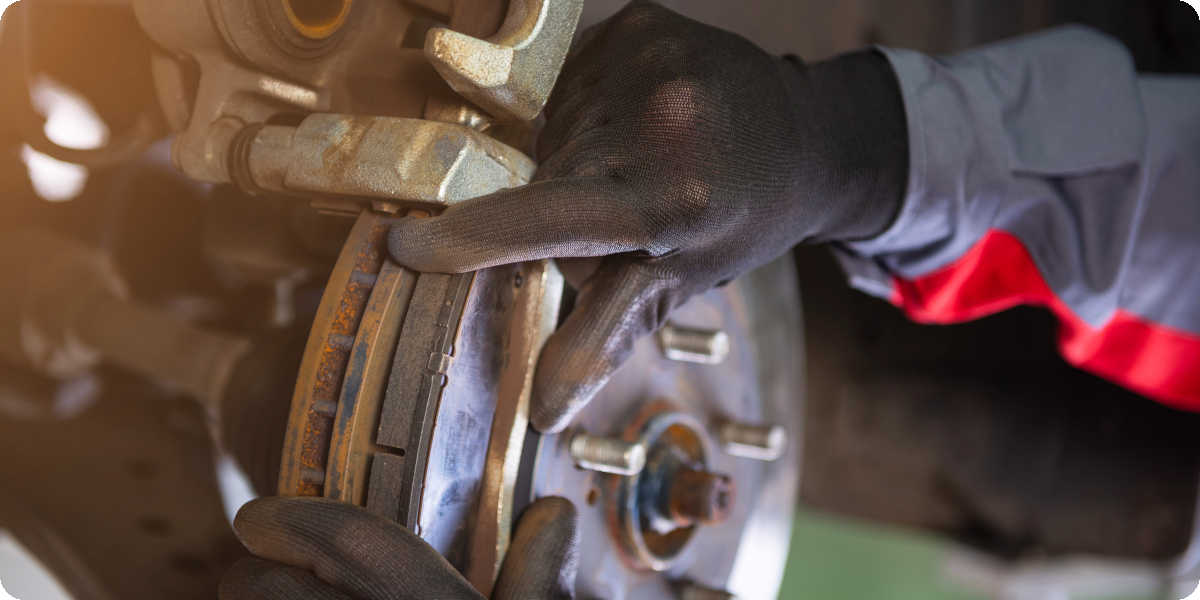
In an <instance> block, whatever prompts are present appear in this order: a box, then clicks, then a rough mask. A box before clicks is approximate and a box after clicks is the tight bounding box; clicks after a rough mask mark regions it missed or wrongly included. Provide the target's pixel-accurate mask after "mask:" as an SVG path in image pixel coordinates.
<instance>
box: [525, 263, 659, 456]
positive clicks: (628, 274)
mask: <svg viewBox="0 0 1200 600" xmlns="http://www.w3.org/2000/svg"><path fill="white" fill-rule="evenodd" d="M673 292H674V289H673V281H672V280H666V279H661V278H657V277H655V276H654V275H652V274H651V273H650V272H649V271H648V270H647V269H646V268H644V267H643V266H642V265H641V264H640V263H638V262H635V261H634V260H632V259H630V258H629V257H625V256H614V257H609V258H607V259H605V260H604V262H603V263H602V264H601V266H600V268H599V269H598V270H597V271H596V273H595V274H593V275H592V276H591V277H590V278H589V279H588V280H587V281H586V282H585V283H584V285H583V287H582V289H580V291H579V297H578V299H577V300H576V303H575V309H574V310H573V311H572V312H571V314H570V315H569V316H568V317H567V319H566V321H564V322H563V324H562V327H559V329H558V331H556V332H554V335H552V336H550V339H549V340H547V341H546V346H545V348H543V349H542V354H541V358H539V359H538V365H537V371H536V373H535V374H534V382H533V402H532V405H531V406H530V410H529V418H530V421H532V423H533V426H534V427H535V428H537V429H538V430H539V431H541V432H543V433H557V432H559V431H562V429H563V428H564V427H566V426H567V423H569V422H570V421H571V418H572V417H574V416H575V414H576V413H578V412H579V411H580V410H581V409H582V408H583V407H584V406H585V405H587V403H588V402H590V401H591V399H592V397H593V396H595V395H596V392H598V391H599V390H600V388H601V387H603V386H604V384H605V383H606V382H607V381H608V379H609V377H611V376H612V374H613V372H614V371H616V370H617V368H618V367H620V366H621V364H622V363H624V362H625V359H626V358H628V357H629V354H630V353H631V352H633V344H634V342H636V341H637V340H638V339H639V338H641V337H643V336H645V335H646V334H649V333H652V332H654V331H655V330H657V329H658V326H659V325H660V324H661V323H662V320H663V319H665V318H666V316H667V313H668V312H669V311H670V309H671V297H672V294H673Z"/></svg>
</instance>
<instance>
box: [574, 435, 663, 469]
mask: <svg viewBox="0 0 1200 600" xmlns="http://www.w3.org/2000/svg"><path fill="white" fill-rule="evenodd" d="M570 450H571V458H573V459H575V466H577V467H579V468H581V469H588V470H590V471H600V472H601V473H611V474H613V475H624V476H627V477H628V476H631V475H637V474H638V473H641V472H642V469H643V468H644V467H645V466H646V447H645V446H644V445H642V444H640V443H631V442H626V441H622V440H617V439H613V438H606V437H599V436H594V435H588V434H586V433H577V434H575V436H574V437H572V438H571V447H570Z"/></svg>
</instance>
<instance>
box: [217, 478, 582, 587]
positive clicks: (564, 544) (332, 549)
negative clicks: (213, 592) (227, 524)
mask: <svg viewBox="0 0 1200 600" xmlns="http://www.w3.org/2000/svg"><path fill="white" fill-rule="evenodd" d="M575 520H576V513H575V507H574V506H572V505H571V503H570V502H569V501H567V500H565V499H563V498H542V499H540V500H538V501H537V502H534V503H533V504H531V505H530V506H529V508H527V509H525V512H524V513H523V514H522V515H521V520H520V522H519V524H518V526H517V531H516V533H515V534H514V535H513V539H512V543H511V544H510V545H509V550H508V554H507V556H506V557H505V559H504V565H503V567H502V568H501V570H500V578H499V580H498V581H497V582H496V588H495V590H494V592H493V594H492V598H493V600H551V599H560V598H571V597H572V596H573V586H574V582H575V571H576V569H577V567H578V564H577V560H578V559H577V556H576V552H577V549H576V547H577V545H578V543H579V540H578V534H577V528H576V523H575ZM234 529H235V530H236V531H237V534H238V539H240V540H241V541H242V543H243V544H245V545H246V548H247V549H248V550H250V552H251V553H253V554H254V555H255V557H254V558H247V559H243V560H242V561H240V562H238V563H237V564H236V565H234V566H233V568H232V569H230V571H229V572H228V573H226V574H225V577H224V579H222V581H221V589H220V594H219V595H220V598H221V600H241V599H243V598H244V599H251V598H253V599H254V600H272V599H278V600H285V599H292V598H304V599H306V600H307V599H314V600H417V599H421V600H424V599H426V598H438V599H439V600H483V596H481V595H480V594H479V592H477V591H475V589H474V588H473V587H471V584H470V583H467V580H466V579H464V578H463V576H462V575H460V574H459V573H458V571H456V570H455V569H454V567H452V566H451V565H450V563H448V562H446V559H444V558H442V556H441V555H440V554H438V552H437V550H434V549H433V547H431V546H430V545H429V544H427V543H425V541H424V540H422V539H421V538H419V537H417V536H416V535H413V534H412V532H410V531H408V530H407V529H405V528H404V527H402V526H400V525H398V524H397V523H394V522H392V521H388V520H387V519H384V518H382V517H378V516H376V515H373V514H371V513H369V512H367V511H366V510H364V509H362V508H359V507H357V506H351V505H349V504H343V503H341V502H337V501H335V500H329V499H326V498H260V499H258V500H254V501H252V502H250V503H249V504H247V505H245V506H243V507H242V509H241V510H240V511H238V515H237V519H236V520H235V521H234Z"/></svg>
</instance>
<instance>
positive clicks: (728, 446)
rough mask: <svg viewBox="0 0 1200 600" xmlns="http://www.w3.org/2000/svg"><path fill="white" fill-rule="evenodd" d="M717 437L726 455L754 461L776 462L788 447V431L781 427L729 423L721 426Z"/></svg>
mask: <svg viewBox="0 0 1200 600" xmlns="http://www.w3.org/2000/svg"><path fill="white" fill-rule="evenodd" d="M717 437H718V438H720V440H721V447H722V448H724V449H725V452H726V453H728V454H730V455H733V456H737V457H741V458H750V459H753V460H762V461H772V460H775V459H777V458H779V457H780V456H782V455H783V449H784V448H785V447H786V446H787V430H785V429H784V428H783V426H781V425H749V424H746V423H733V422H727V423H723V424H722V425H721V427H720V429H719V430H718V432H717Z"/></svg>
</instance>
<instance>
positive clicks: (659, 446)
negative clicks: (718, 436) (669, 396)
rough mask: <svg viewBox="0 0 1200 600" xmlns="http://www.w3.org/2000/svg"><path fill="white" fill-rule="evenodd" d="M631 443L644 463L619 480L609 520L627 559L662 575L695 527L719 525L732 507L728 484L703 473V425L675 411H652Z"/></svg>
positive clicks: (706, 448) (706, 452)
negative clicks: (643, 451) (642, 454)
mask: <svg viewBox="0 0 1200 600" xmlns="http://www.w3.org/2000/svg"><path fill="white" fill-rule="evenodd" d="M637 443H638V444H639V445H641V446H642V447H644V448H646V449H647V452H646V465H645V468H643V469H642V470H641V472H639V473H638V474H636V475H634V476H631V477H626V478H623V479H622V480H621V482H620V484H619V486H620V487H619V489H618V491H617V495H616V500H617V501H616V502H615V503H613V505H612V517H613V520H612V522H613V523H614V525H615V527H616V530H617V531H616V534H617V538H618V539H619V540H620V541H621V546H622V548H623V549H624V550H625V552H626V554H627V556H628V557H629V558H630V559H632V561H633V562H634V563H635V564H637V565H639V566H641V567H643V568H648V569H651V570H654V571H663V570H666V569H668V568H670V566H671V565H672V564H673V563H674V561H675V560H676V559H677V558H678V557H679V556H680V555H682V554H683V551H684V550H685V548H686V547H687V545H688V543H689V542H690V541H691V539H692V537H693V536H694V535H695V533H696V530H697V528H698V527H700V526H701V525H707V524H715V523H720V522H722V521H724V520H725V519H726V518H727V517H728V516H729V513H730V511H731V509H732V507H733V502H734V496H735V492H734V485H733V481H732V479H730V478H729V477H728V476H725V475H719V474H715V473H711V472H709V470H708V456H709V454H710V447H711V445H710V443H709V441H708V438H707V436H706V434H705V428H704V426H703V425H702V424H701V423H700V422H699V421H697V420H696V419H695V418H693V417H691V416H690V415H687V414H684V413H680V412H673V411H667V412H657V414H653V416H651V417H649V418H648V419H647V420H645V422H644V424H643V425H642V426H641V428H640V430H639V432H638V440H637Z"/></svg>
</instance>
